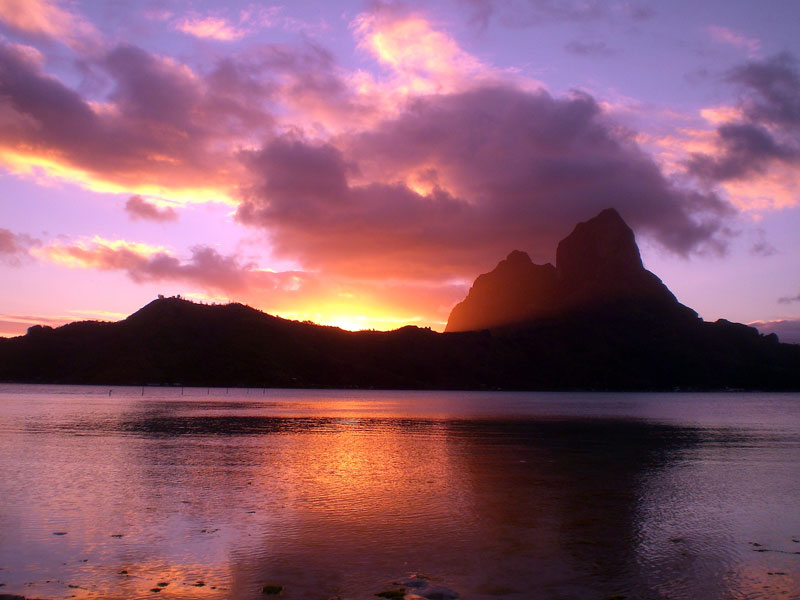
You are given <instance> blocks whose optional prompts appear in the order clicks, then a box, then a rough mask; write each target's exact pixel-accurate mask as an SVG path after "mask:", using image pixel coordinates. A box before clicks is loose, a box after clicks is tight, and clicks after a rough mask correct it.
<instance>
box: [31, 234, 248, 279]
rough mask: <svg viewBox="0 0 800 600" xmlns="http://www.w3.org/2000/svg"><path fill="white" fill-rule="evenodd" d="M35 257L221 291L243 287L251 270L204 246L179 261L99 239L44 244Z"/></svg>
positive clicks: (139, 247)
mask: <svg viewBox="0 0 800 600" xmlns="http://www.w3.org/2000/svg"><path fill="white" fill-rule="evenodd" d="M35 254H36V256H38V257H39V258H41V259H43V260H46V261H49V262H52V263H55V264H59V265H62V266H66V267H70V268H82V269H97V270H100V271H125V272H126V273H127V274H128V275H129V276H130V278H131V279H133V281H135V282H137V283H143V282H148V281H169V280H179V281H185V282H187V283H192V284H196V285H199V286H203V287H207V288H210V289H219V290H223V291H237V290H241V289H243V288H244V287H246V281H245V274H246V273H247V272H248V271H250V270H251V269H252V265H250V264H242V263H241V262H240V261H239V260H238V259H237V258H236V257H235V256H223V255H221V254H219V253H218V252H217V251H216V250H215V249H213V248H209V247H207V246H195V247H194V248H192V250H191V254H192V256H191V258H189V259H188V260H185V261H181V260H180V259H178V258H176V257H175V256H172V255H171V254H170V253H168V252H167V251H166V250H165V249H163V248H160V247H153V246H148V245H146V244H140V243H136V242H129V241H125V240H106V239H103V238H100V237H95V238H93V239H92V240H91V241H89V242H80V241H79V242H75V243H71V244H70V243H58V242H56V243H52V244H48V245H46V246H44V247H42V248H40V249H37V250H36V251H35Z"/></svg>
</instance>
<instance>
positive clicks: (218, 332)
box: [0, 210, 800, 390]
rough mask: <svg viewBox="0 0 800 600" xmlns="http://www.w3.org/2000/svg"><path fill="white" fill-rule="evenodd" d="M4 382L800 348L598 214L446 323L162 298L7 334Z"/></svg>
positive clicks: (351, 383) (521, 369) (634, 374)
mask: <svg viewBox="0 0 800 600" xmlns="http://www.w3.org/2000/svg"><path fill="white" fill-rule="evenodd" d="M456 330H463V331H456ZM0 381H11V382H35V383H76V384H77V383H86V384H109V385H110V384H128V385H145V384H161V385H165V384H167V385H168V384H172V385H175V384H182V385H195V386H253V387H334V388H335V387H338V388H348V387H364V388H369V387H373V388H409V389H529V390H545V389H583V390H673V389H682V390H694V389H698V390H714V389H726V388H741V389H770V390H800V346H797V345H791V344H781V343H779V341H778V338H777V336H775V335H774V334H773V335H768V336H764V335H761V334H760V333H759V332H758V331H757V330H756V329H754V328H752V327H747V326H745V325H740V324H737V323H730V322H728V321H725V320H719V321H717V322H715V323H707V322H705V321H703V320H701V319H700V318H698V316H697V314H696V313H695V312H694V311H692V310H691V309H689V308H687V307H685V306H683V305H682V304H680V303H679V302H678V301H677V300H676V299H675V297H674V296H673V295H672V293H671V292H670V291H669V290H668V289H667V288H666V286H664V284H663V283H662V282H661V281H660V280H659V279H658V277H656V276H655V275H653V274H652V273H650V272H649V271H647V270H645V269H644V267H643V265H642V262H641V258H640V257H639V250H638V248H637V246H636V242H635V239H634V236H633V232H632V231H631V230H630V228H629V227H628V226H627V225H626V224H625V222H624V221H623V220H622V218H621V217H620V216H619V215H618V214H617V213H616V211H613V210H607V211H603V212H602V213H600V214H599V215H598V216H597V217H595V218H594V219H591V220H589V221H587V222H585V223H581V224H579V225H578V226H576V227H575V230H574V231H573V232H572V233H571V234H570V235H569V236H568V237H567V238H565V239H564V240H563V241H562V242H561V243H560V244H559V245H558V251H557V260H556V266H555V267H554V266H552V265H535V264H533V263H532V262H531V260H530V258H529V257H528V256H527V255H526V254H525V253H523V252H517V251H515V252H512V253H511V254H510V255H509V256H508V257H507V258H506V259H505V260H503V261H502V262H501V263H500V264H499V265H498V266H497V268H496V269H494V270H493V271H492V272H491V273H487V274H485V275H481V276H480V277H478V278H477V279H476V281H475V284H474V285H473V286H472V289H471V290H470V292H469V294H468V295H467V297H466V298H465V300H464V301H463V302H461V303H460V304H459V305H458V306H456V307H455V308H454V309H453V312H452V314H451V316H450V320H449V322H448V331H447V332H446V333H436V332H433V331H431V330H430V329H421V328H418V327H403V328H401V329H398V330H396V331H389V332H376V331H360V332H349V331H343V330H341V329H338V328H335V327H323V326H319V325H313V324H310V323H299V322H296V321H289V320H286V319H281V318H278V317H274V316H271V315H268V314H265V313H263V312H260V311H258V310H255V309H253V308H250V307H248V306H244V305H242V304H228V305H213V306H209V305H203V304H194V303H192V302H189V301H187V300H183V299H180V298H159V299H157V300H154V301H153V302H151V303H150V304H148V305H147V306H145V307H143V308H141V309H140V310H139V311H137V312H136V313H134V314H132V315H131V316H129V317H128V318H127V319H124V320H123V321H119V322H116V323H101V322H94V321H86V322H79V323H71V324H69V325H64V326H62V327H58V328H55V329H53V328H51V327H42V326H38V325H37V326H34V327H31V328H30V329H29V330H28V333H27V334H26V335H24V336H20V337H16V338H10V339H3V338H0Z"/></svg>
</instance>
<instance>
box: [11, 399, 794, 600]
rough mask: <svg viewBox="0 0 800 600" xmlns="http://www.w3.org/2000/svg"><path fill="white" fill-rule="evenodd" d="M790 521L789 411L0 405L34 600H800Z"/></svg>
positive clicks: (416, 403)
mask: <svg viewBox="0 0 800 600" xmlns="http://www.w3.org/2000/svg"><path fill="white" fill-rule="evenodd" d="M798 498H800V394H760V393H716V394H647V393H630V394H620V393H609V394H605V393H602V394H601V393H566V392H565V393H541V392H535V393H533V392H531V393H527V392H520V393H516V392H514V393H512V392H438V391H437V392H408V391H366V390H358V391H351V390H272V389H234V388H231V389H225V388H221V389H214V388H210V389H209V388H180V387H174V388H159V387H145V388H139V387H94V386H37V385H10V384H4V385H0V583H2V584H4V585H3V587H0V593H8V594H18V595H24V596H26V597H29V598H68V597H76V598H111V599H115V598H155V597H158V598H209V599H216V598H220V599H222V598H234V599H239V598H241V599H246V598H264V597H270V596H264V595H262V590H263V589H264V586H282V588H283V589H282V592H281V594H280V596H279V597H280V598H286V599H300V598H302V599H312V600H313V599H317V598H319V599H322V600H328V599H331V598H341V599H342V600H344V599H353V600H356V599H364V600H366V599H368V598H375V597H376V596H375V594H376V593H379V592H381V591H384V590H387V589H397V588H398V587H399V584H398V583H397V582H401V581H402V580H405V579H408V578H409V577H411V576H413V575H418V574H421V575H424V576H425V577H427V578H429V580H430V582H431V587H432V586H434V585H436V586H440V587H441V588H442V589H448V590H452V591H454V592H457V593H458V594H460V597H461V598H465V599H481V600H488V599H496V598H501V599H502V598H507V599H512V600H513V599H523V598H524V599H528V598H541V599H562V598H598V599H601V600H602V599H605V598H610V597H613V596H617V597H621V596H625V597H626V598H640V599H666V598H673V599H674V598H686V599H689V598H695V599H696V598H737V599H738V598H742V599H744V598H797V597H800V503H798ZM161 584H166V585H161ZM153 590H160V591H153ZM409 591H412V590H409ZM272 597H275V596H272Z"/></svg>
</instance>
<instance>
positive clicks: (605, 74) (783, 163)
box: [0, 0, 800, 342]
mask: <svg viewBox="0 0 800 600" xmlns="http://www.w3.org/2000/svg"><path fill="white" fill-rule="evenodd" d="M797 31H800V3H798V2H795V1H794V0H766V1H763V0H762V1H760V2H756V1H752V2H751V1H740V2H735V1H732V0H719V1H706V2H696V1H685V0H673V1H671V2H658V1H646V0H619V1H614V0H610V1H602V0H442V1H440V2H430V1H426V2H414V1H409V2H404V3H399V2H398V3H395V2H392V3H388V2H364V1H361V0H359V1H343V2H322V1H307V2H303V1H296V2H292V3H287V4H283V5H282V4H270V3H264V2H253V1H250V0H245V1H239V0H228V1H226V2H224V3H223V2H219V1H209V0H174V1H169V2H168V1H160V0H153V1H126V0H0V335H4V336H13V335H21V334H24V333H25V331H26V329H27V328H28V327H30V326H31V325H33V324H45V325H53V326H55V325H59V324H62V323H66V322H71V321H75V320H86V319H98V320H111V321H113V320H119V319H122V318H124V317H125V316H127V315H128V314H130V313H132V312H134V311H136V310H137V309H138V308H140V307H141V306H143V305H145V304H147V303H148V302H150V301H151V300H153V299H155V298H156V297H157V295H158V294H164V295H167V296H172V295H178V294H180V295H181V296H183V297H185V298H188V299H191V300H195V301H198V302H207V303H224V302H231V301H235V302H242V303H245V304H248V305H250V306H253V307H255V308H258V309H260V310H263V311H265V312H268V313H270V314H276V315H279V316H282V317H286V318H290V319H296V320H310V321H313V322H316V323H321V324H328V325H336V326H339V327H343V328H346V329H381V330H385V329H395V328H398V327H401V326H404V325H417V326H420V327H431V328H433V329H434V330H438V331H441V330H442V329H443V328H444V325H445V323H446V321H447V316H448V314H449V312H450V310H451V309H452V307H453V306H454V305H455V304H456V303H457V302H459V301H460V300H462V299H463V298H464V296H465V295H466V293H467V291H468V290H469V287H470V285H471V283H472V281H474V279H475V278H476V277H477V276H478V275H479V274H480V273H483V272H487V271H489V270H491V269H492V268H494V266H495V265H496V264H497V263H498V262H499V261H500V260H502V259H503V258H505V256H506V255H508V254H509V253H510V252H511V251H512V250H515V249H518V250H523V251H525V252H527V253H528V254H529V255H530V256H531V258H532V259H533V261H534V262H537V263H545V262H553V261H554V260H555V249H556V245H557V243H558V241H559V240H560V239H563V238H564V237H566V235H568V234H569V233H570V231H571V230H572V228H573V227H574V226H575V224H576V223H578V222H580V221H585V220H587V219H590V218H591V217H593V216H594V215H596V214H597V213H599V212H600V211H601V210H603V209H605V208H608V207H614V208H616V209H617V210H618V211H619V213H620V214H621V215H622V217H623V218H624V219H625V220H626V221H627V222H628V224H629V225H630V226H631V227H632V228H633V229H634V231H635V233H636V236H637V241H638V242H639V246H640V249H641V252H642V258H643V261H644V263H645V266H646V267H647V268H648V269H649V270H651V271H653V272H654V273H656V274H657V275H658V276H659V277H661V279H662V280H663V281H664V283H666V285H667V286H668V287H669V288H670V289H671V290H672V291H673V293H675V295H676V296H677V298H678V299H679V300H680V301H681V302H682V303H683V304H686V305H688V306H690V307H692V308H694V309H695V310H696V311H698V313H699V314H700V316H701V317H703V318H704V319H706V320H712V321H713V320H716V319H719V318H725V319H728V320H731V321H738V322H744V323H755V324H757V326H758V327H759V328H760V329H761V330H762V331H764V332H771V331H775V332H777V333H778V335H779V336H780V337H781V339H782V340H784V341H796V342H800V185H799V184H800V37H799V36H797Z"/></svg>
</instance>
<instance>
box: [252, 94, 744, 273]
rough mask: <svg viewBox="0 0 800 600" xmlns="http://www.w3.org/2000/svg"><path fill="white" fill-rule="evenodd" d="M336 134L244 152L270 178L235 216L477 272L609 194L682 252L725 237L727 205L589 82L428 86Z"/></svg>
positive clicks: (358, 250) (355, 264)
mask: <svg viewBox="0 0 800 600" xmlns="http://www.w3.org/2000/svg"><path fill="white" fill-rule="evenodd" d="M337 142H338V144H339V147H334V146H333V145H330V144H325V145H319V144H312V143H310V142H307V141H304V140H303V139H301V138H298V137H294V138H290V137H284V138H278V139H275V140H273V141H272V142H271V143H270V144H268V145H266V146H265V147H264V148H263V149H262V150H261V151H259V152H256V153H252V154H251V155H249V157H248V166H249V168H250V170H251V171H252V173H253V174H254V176H256V177H258V178H260V179H261V183H260V184H258V185H256V186H253V187H252V188H251V189H250V190H248V191H247V193H246V195H245V199H244V201H243V203H242V205H241V206H240V208H239V211H238V218H239V220H240V221H242V222H245V223H248V224H252V225H259V226H263V227H265V228H267V229H268V230H269V232H270V239H271V241H272V243H273V244H274V246H275V248H276V249H277V250H278V251H280V252H283V253H285V254H286V255H291V256H296V257H299V258H300V259H301V261H303V264H305V265H307V266H309V267H332V268H336V269H339V270H340V271H346V272H348V273H351V274H354V275H369V276H374V275H376V274H379V273H386V272H392V273H403V274H405V275H412V274H413V275H417V276H428V275H432V274H436V275H464V274H471V273H473V272H474V268H475V265H476V264H485V262H486V261H495V260H497V257H498V256H500V257H501V256H504V255H505V254H507V253H508V251H509V250H511V249H513V248H520V249H523V250H528V251H531V252H532V253H533V254H534V255H535V256H546V257H549V256H550V255H551V254H552V251H553V249H554V248H555V244H556V242H557V241H558V240H559V239H560V238H561V237H563V236H565V235H566V234H568V233H569V230H570V228H571V227H572V226H573V225H574V224H575V223H576V222H578V221H581V220H585V219H586V218H588V217H591V216H593V215H594V214H596V213H598V212H599V211H600V210H602V209H603V208H606V207H608V206H614V207H616V208H617V209H618V210H619V211H620V213H621V214H622V215H623V217H624V218H626V219H627V220H628V221H629V223H630V224H631V225H632V226H633V227H634V228H637V229H638V230H639V231H646V232H648V233H650V234H652V235H653V236H655V238H656V239H658V240H659V241H660V242H661V243H662V244H663V245H664V246H666V247H667V248H669V249H671V250H673V251H675V252H678V253H681V254H687V253H689V252H691V251H693V250H697V249H699V248H703V247H713V248H716V249H720V248H721V247H722V245H723V244H724V241H723V240H722V237H721V234H722V229H721V222H722V219H723V218H724V217H725V216H726V215H728V214H729V213H730V211H731V208H730V207H729V206H728V205H727V204H726V203H724V202H722V201H721V200H720V199H719V198H717V197H716V196H714V195H713V194H701V193H698V192H690V191H686V190H683V189H680V188H677V187H675V186H674V185H673V184H672V183H670V182H669V181H668V180H666V179H665V178H664V176H663V175H662V174H661V172H660V170H659V168H658V167H657V166H656V164H655V163H654V162H653V160H652V159H651V158H650V157H649V156H648V155H646V154H645V153H643V152H642V151H641V150H640V149H639V148H638V147H637V146H636V144H635V143H634V142H633V141H632V140H631V139H630V137H629V135H628V134H627V132H624V131H620V130H619V129H617V128H616V127H614V126H613V125H612V124H610V123H608V122H607V121H605V119H604V117H603V115H602V114H601V111H600V108H599V106H598V105H597V103H596V102H595V101H594V99H593V98H591V97H590V96H588V95H585V94H576V95H573V96H571V97H568V98H561V99H559V98H553V97H552V96H550V95H549V94H547V93H545V92H536V93H530V92H526V91H522V90H519V89H516V88H513V87H491V88H483V89H477V90H473V91H470V92H465V93H461V94H451V95H440V96H430V97H426V98H421V99H418V100H416V101H414V102H412V103H411V104H410V105H409V108H408V110H407V111H405V112H404V113H403V114H401V115H400V116H398V117H397V118H395V119H391V120H386V121H384V122H382V123H381V124H379V125H377V126H376V127H375V128H373V129H372V130H370V131H367V132H364V133H361V134H358V135H353V136H349V137H343V138H341V139H339V140H337ZM409 180H416V181H420V182H424V183H426V184H427V185H426V188H427V189H422V190H420V188H418V187H414V188H413V189H412V184H409ZM415 189H416V190H417V191H415Z"/></svg>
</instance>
